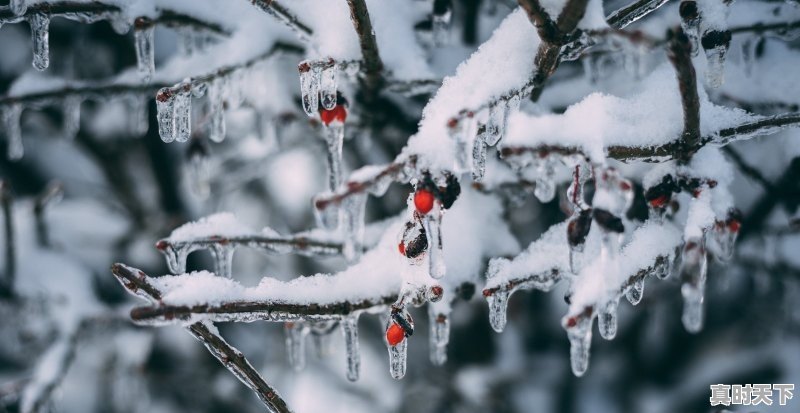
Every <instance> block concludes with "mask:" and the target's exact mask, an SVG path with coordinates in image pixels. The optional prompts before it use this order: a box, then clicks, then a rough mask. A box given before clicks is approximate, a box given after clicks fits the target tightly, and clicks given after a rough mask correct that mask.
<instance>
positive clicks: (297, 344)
mask: <svg viewBox="0 0 800 413" xmlns="http://www.w3.org/2000/svg"><path fill="white" fill-rule="evenodd" d="M284 331H285V332H286V353H287V357H288V358H289V365H290V366H292V368H293V369H294V371H300V370H303V368H305V366H306V336H307V335H308V333H309V329H308V327H307V326H306V324H305V323H304V322H302V321H296V322H289V323H286V324H284Z"/></svg>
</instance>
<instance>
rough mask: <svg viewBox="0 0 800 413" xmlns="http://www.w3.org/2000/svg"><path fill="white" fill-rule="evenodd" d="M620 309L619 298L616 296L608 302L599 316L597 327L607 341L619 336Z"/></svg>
mask: <svg viewBox="0 0 800 413" xmlns="http://www.w3.org/2000/svg"><path fill="white" fill-rule="evenodd" d="M618 307H619V297H618V296H616V297H615V298H612V299H610V300H608V301H607V302H606V303H605V305H603V308H602V309H601V310H600V313H599V314H598V315H597V327H598V329H599V330H600V336H601V337H603V338H604V339H606V340H612V339H613V338H614V337H616V336H617V308H618Z"/></svg>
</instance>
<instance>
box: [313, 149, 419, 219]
mask: <svg viewBox="0 0 800 413" xmlns="http://www.w3.org/2000/svg"><path fill="white" fill-rule="evenodd" d="M416 164H417V157H416V156H413V155H412V156H409V157H408V158H406V159H405V160H403V161H398V162H394V163H391V164H389V165H386V166H385V167H383V168H382V169H381V170H380V171H378V172H377V173H375V174H374V175H373V176H372V177H371V178H369V179H365V180H360V181H355V180H351V181H348V182H345V183H344V184H343V185H342V186H340V189H339V190H337V191H336V192H334V193H330V194H324V195H323V196H320V197H317V198H316V199H315V200H314V207H315V208H317V209H318V210H323V209H325V208H327V207H328V206H329V205H331V204H333V205H339V204H341V203H342V201H344V200H345V199H347V198H349V197H351V196H353V195H356V194H361V193H364V192H367V191H369V190H371V189H372V188H374V187H376V186H379V185H382V184H384V183H385V182H386V181H387V180H390V181H392V182H398V181H399V179H400V177H401V176H402V175H403V171H404V170H405V169H407V168H414V167H415V166H416Z"/></svg>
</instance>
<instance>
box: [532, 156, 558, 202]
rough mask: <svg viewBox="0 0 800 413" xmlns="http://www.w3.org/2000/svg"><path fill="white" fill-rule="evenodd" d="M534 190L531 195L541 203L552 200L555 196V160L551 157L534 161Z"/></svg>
mask: <svg viewBox="0 0 800 413" xmlns="http://www.w3.org/2000/svg"><path fill="white" fill-rule="evenodd" d="M535 170H536V188H535V189H534V190H533V194H534V195H536V198H537V199H539V201H540V202H542V203H547V202H550V201H552V200H553V198H555V196H556V183H555V173H556V172H555V160H554V159H552V156H546V157H544V158H539V159H537V160H536V161H535Z"/></svg>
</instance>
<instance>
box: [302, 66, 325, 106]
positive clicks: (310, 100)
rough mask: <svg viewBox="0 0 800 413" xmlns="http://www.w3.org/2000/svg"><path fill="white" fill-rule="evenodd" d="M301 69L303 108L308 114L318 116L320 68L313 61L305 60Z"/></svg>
mask: <svg viewBox="0 0 800 413" xmlns="http://www.w3.org/2000/svg"><path fill="white" fill-rule="evenodd" d="M298 68H299V70H300V96H301V99H302V102H303V110H304V111H305V112H306V114H307V115H308V116H316V114H317V111H318V109H319V87H320V70H319V68H318V67H317V66H316V65H314V64H313V63H312V62H308V61H304V62H301V63H300V65H299V66H298Z"/></svg>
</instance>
